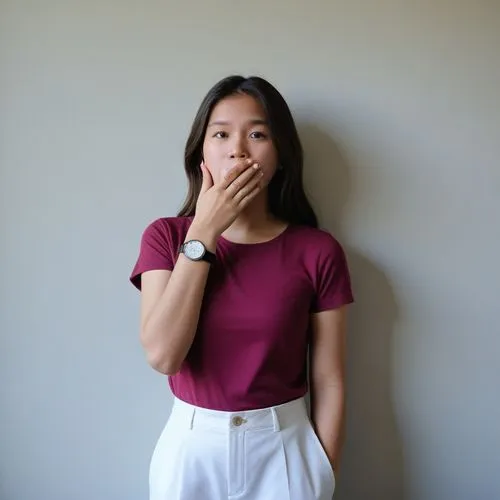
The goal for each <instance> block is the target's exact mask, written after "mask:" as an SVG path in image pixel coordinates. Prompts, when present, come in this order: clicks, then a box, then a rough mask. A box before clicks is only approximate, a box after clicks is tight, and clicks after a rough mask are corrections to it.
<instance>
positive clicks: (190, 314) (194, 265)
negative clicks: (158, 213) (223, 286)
mask: <svg viewBox="0 0 500 500" xmlns="http://www.w3.org/2000/svg"><path fill="white" fill-rule="evenodd" d="M190 239H199V240H201V241H203V243H205V245H206V246H207V248H208V249H209V250H211V251H215V246H216V244H215V241H216V240H215V238H213V237H208V236H206V235H205V234H204V233H203V232H201V231H199V230H196V228H192V229H190V231H189V232H188V234H187V237H186V241H187V240H190ZM209 269H210V264H209V263H207V262H204V261H197V262H193V261H191V260H190V259H188V258H187V257H185V256H184V255H182V254H181V255H179V258H178V260H177V263H176V265H175V267H174V269H173V271H172V274H171V276H170V279H169V281H168V283H167V286H166V288H165V290H164V291H163V293H162V295H161V296H160V297H159V299H158V302H157V303H156V305H155V306H154V308H153V309H152V311H151V313H150V314H149V315H148V317H147V319H146V321H145V322H144V324H143V325H142V330H141V342H142V345H143V346H144V349H145V351H146V354H147V356H148V361H149V363H150V364H151V365H152V366H153V367H154V368H155V369H156V370H158V371H160V372H162V373H165V374H168V375H173V374H175V373H177V372H178V371H179V369H180V367H181V365H182V362H183V361H184V359H185V358H186V356H187V353H188V352H189V349H190V348H191V345H192V343H193V340H194V337H195V334H196V330H197V327H198V320H199V316H200V310H201V304H202V301H203V296H204V292H205V286H206V283H207V277H208V273H209Z"/></svg>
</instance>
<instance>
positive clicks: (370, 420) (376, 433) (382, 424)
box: [298, 124, 404, 500]
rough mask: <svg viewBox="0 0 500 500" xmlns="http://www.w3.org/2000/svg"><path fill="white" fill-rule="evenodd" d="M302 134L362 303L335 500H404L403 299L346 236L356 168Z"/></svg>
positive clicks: (311, 187)
mask: <svg viewBox="0 0 500 500" xmlns="http://www.w3.org/2000/svg"><path fill="white" fill-rule="evenodd" d="M298 129H299V134H300V137H301V140H302V143H303V146H304V151H305V174H304V175H305V184H306V188H307V191H308V193H309V194H310V198H311V201H312V202H313V204H314V207H315V208H316V209H317V212H318V216H319V219H320V225H321V226H322V227H324V228H325V229H327V230H329V231H331V232H332V234H334V235H335V236H336V237H337V238H338V239H339V241H340V242H341V243H342V245H343V247H344V249H345V250H346V253H347V257H348V261H349V266H350V270H351V275H352V282H353V288H354V294H355V300H356V303H355V305H354V306H353V307H352V308H351V311H350V316H349V332H348V344H347V346H348V359H347V429H346V430H347V432H346V441H345V447H344V453H343V459H342V467H341V471H340V472H339V477H338V483H337V490H336V493H335V500H364V499H366V500H378V499H384V500H402V499H403V498H404V479H403V478H404V462H403V451H402V445H401V440H400V437H399V432H398V429H397V425H396V420H395V416H394V410H393V404H392V396H391V385H392V370H391V367H392V359H391V347H392V336H393V330H394V325H395V321H396V316H397V304H396V299H395V297H394V295H393V292H392V289H391V286H390V283H389V280H388V279H387V277H386V276H385V275H384V273H383V272H382V271H381V269H379V268H378V267H377V265H376V263H374V262H371V261H370V260H368V259H367V258H366V257H364V256H363V255H361V254H360V253H358V252H357V251H356V250H355V249H353V248H350V247H349V246H348V245H347V244H346V239H345V238H344V235H343V234H342V230H341V228H342V224H341V221H342V217H343V215H344V213H345V210H346V208H347V200H348V197H349V193H350V192H352V191H353V189H352V185H351V179H352V177H351V176H350V175H349V174H350V172H352V170H351V169H352V168H353V167H352V166H348V165H347V162H346V161H345V159H344V158H343V157H342V155H341V152H340V150H339V148H338V147H337V146H336V145H335V142H334V141H333V140H332V138H331V137H330V136H329V135H328V134H327V133H325V132H323V131H322V130H320V129H319V128H318V127H317V126H315V125H312V124H302V125H300V124H299V126H298ZM355 202H356V200H353V199H350V200H349V203H350V204H353V203H355Z"/></svg>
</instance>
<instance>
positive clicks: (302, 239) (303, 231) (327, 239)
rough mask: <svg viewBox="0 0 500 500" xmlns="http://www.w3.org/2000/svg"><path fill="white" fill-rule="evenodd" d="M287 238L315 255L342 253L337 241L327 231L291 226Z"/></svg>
mask: <svg viewBox="0 0 500 500" xmlns="http://www.w3.org/2000/svg"><path fill="white" fill-rule="evenodd" d="M288 233H289V236H290V237H291V238H293V239H295V240H296V241H297V243H298V244H300V246H305V247H306V248H308V249H311V250H312V251H314V252H316V253H325V252H326V253H331V252H338V251H339V250H340V251H342V245H341V244H340V242H339V240H338V239H337V238H336V237H335V236H334V235H333V234H332V233H331V232H330V231H328V230H326V229H322V228H316V227H310V226H296V225H294V226H291V227H290V228H289V231H288Z"/></svg>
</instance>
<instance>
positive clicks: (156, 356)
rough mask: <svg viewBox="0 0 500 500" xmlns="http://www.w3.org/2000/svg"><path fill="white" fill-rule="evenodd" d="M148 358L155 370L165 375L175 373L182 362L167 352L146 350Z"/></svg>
mask: <svg viewBox="0 0 500 500" xmlns="http://www.w3.org/2000/svg"><path fill="white" fill-rule="evenodd" d="M146 359H147V361H148V364H149V365H150V366H151V367H152V368H153V369H154V370H156V371H157V372H159V373H161V374H163V375H175V374H176V373H178V372H179V370H180V369H181V366H180V363H178V362H176V361H175V360H172V359H169V358H168V356H165V354H161V353H155V352H152V351H147V350H146Z"/></svg>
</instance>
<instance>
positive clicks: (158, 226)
mask: <svg viewBox="0 0 500 500" xmlns="http://www.w3.org/2000/svg"><path fill="white" fill-rule="evenodd" d="M192 221H193V217H158V218H156V219H154V220H153V221H151V222H149V223H148V224H147V226H146V228H145V229H144V232H143V239H146V240H147V239H151V238H152V239H157V240H158V239H159V240H163V241H170V242H172V241H173V242H175V243H177V241H178V240H179V239H183V238H184V237H185V235H186V233H187V232H188V229H189V226H190V225H191V223H192Z"/></svg>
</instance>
